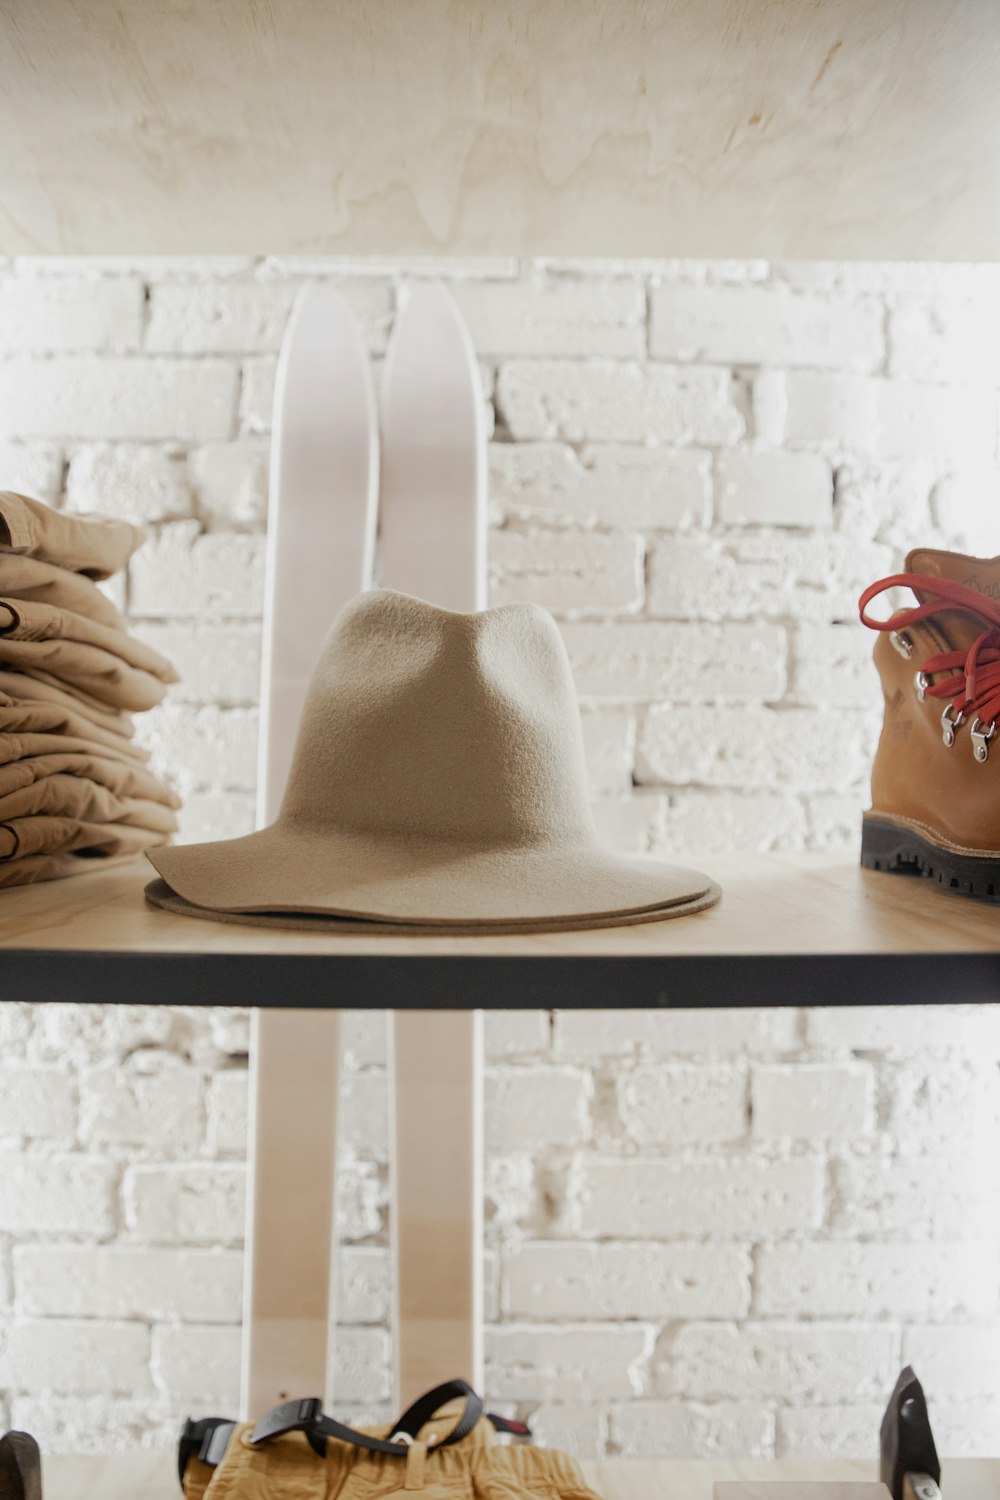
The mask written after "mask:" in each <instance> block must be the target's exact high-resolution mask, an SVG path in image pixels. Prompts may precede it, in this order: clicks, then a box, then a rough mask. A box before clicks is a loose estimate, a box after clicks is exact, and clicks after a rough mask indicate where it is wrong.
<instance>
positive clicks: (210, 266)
mask: <svg viewBox="0 0 1000 1500" xmlns="http://www.w3.org/2000/svg"><path fill="white" fill-rule="evenodd" d="M15 264H16V266H17V267H18V269H19V270H25V271H29V272H31V273H32V274H33V275H43V276H76V277H87V278H89V279H90V280H91V281H95V280H97V279H98V278H100V277H103V276H126V275H136V276H141V277H142V279H143V281H149V282H156V281H163V280H164V279H166V280H175V279H177V278H179V277H189V278H193V279H195V280H201V279H202V278H203V277H205V276H236V275H240V274H241V273H242V272H245V271H249V270H251V269H252V267H253V264H254V260H253V256H250V255H26V256H19V257H18V258H17V260H16V262H15Z"/></svg>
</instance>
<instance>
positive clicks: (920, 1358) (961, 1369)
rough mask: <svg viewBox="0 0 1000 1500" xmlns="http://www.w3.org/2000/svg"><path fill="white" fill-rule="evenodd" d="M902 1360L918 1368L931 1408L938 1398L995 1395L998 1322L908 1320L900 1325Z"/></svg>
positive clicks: (999, 1361)
mask: <svg viewBox="0 0 1000 1500" xmlns="http://www.w3.org/2000/svg"><path fill="white" fill-rule="evenodd" d="M956 1274H960V1270H959V1268H956ZM903 1360H904V1361H905V1363H906V1364H908V1365H912V1366H913V1367H914V1369H915V1370H917V1371H919V1374H920V1379H921V1383H922V1384H923V1387H924V1390H925V1392H926V1395H927V1399H928V1401H929V1402H931V1403H932V1409H933V1410H934V1411H935V1412H936V1410H937V1404H938V1402H959V1401H962V1400H965V1399H966V1398H968V1397H975V1396H995V1395H996V1393H997V1391H998V1390H1000V1326H998V1325H997V1324H996V1323H988V1324H983V1323H982V1322H981V1321H980V1322H979V1323H978V1324H976V1325H972V1326H970V1325H968V1324H966V1325H950V1324H941V1323H939V1324H936V1325H935V1324H933V1323H924V1324H914V1323H910V1325H909V1326H908V1327H906V1328H904V1329H903Z"/></svg>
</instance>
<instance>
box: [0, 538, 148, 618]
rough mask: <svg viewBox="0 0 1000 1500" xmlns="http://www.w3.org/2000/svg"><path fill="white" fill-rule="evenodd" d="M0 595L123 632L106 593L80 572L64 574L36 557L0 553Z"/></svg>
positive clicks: (115, 608) (119, 616)
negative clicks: (50, 607) (66, 611)
mask: <svg viewBox="0 0 1000 1500" xmlns="http://www.w3.org/2000/svg"><path fill="white" fill-rule="evenodd" d="M0 594H3V596H4V597H5V598H8V597H9V598H11V599H32V600H34V601H35V602H36V603H38V604H51V605H53V606H54V607H55V608H56V609H71V610H73V611H74V613H75V614H78V615H86V616H87V618H88V619H89V620H97V621H98V623H99V624H101V625H107V626H108V627H109V628H110V629H111V630H123V629H124V623H123V621H122V617H121V615H120V614H119V612H118V609H117V607H116V606H115V605H114V604H113V603H112V602H111V600H110V599H109V598H108V596H107V594H105V593H104V592H103V591H102V590H101V589H99V588H98V587H97V584H96V583H94V582H93V581H92V580H91V579H89V578H86V577H85V576H84V575H83V574H82V573H68V572H67V571H66V569H65V568H57V567H55V566H54V564H52V563H46V562H42V561H41V560H40V559H39V558H37V557H22V556H21V555H20V554H19V553H14V552H0Z"/></svg>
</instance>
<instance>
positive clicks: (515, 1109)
mask: <svg viewBox="0 0 1000 1500" xmlns="http://www.w3.org/2000/svg"><path fill="white" fill-rule="evenodd" d="M485 1099H486V1103H485V1109H486V1142H487V1146H488V1147H491V1148H492V1149H497V1148H499V1147H500V1146H502V1147H503V1149H504V1150H505V1151H518V1150H532V1151H541V1150H544V1149H545V1148H546V1147H548V1146H573V1145H576V1144H578V1143H579V1142H582V1141H584V1140H586V1138H587V1133H588V1130H589V1125H590V1119H589V1112H588V1090H587V1078H586V1075H585V1074H584V1073H582V1072H580V1071H579V1070H578V1069H576V1068H568V1067H552V1066H549V1067H533V1068H530V1069H526V1068H503V1067H500V1068H493V1069H490V1070H489V1071H488V1072H487V1075H486V1091H485Z"/></svg>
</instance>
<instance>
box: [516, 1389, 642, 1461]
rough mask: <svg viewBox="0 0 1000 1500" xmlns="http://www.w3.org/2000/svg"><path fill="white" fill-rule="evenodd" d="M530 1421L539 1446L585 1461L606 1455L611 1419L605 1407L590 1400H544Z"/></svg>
mask: <svg viewBox="0 0 1000 1500" xmlns="http://www.w3.org/2000/svg"><path fill="white" fill-rule="evenodd" d="M626 1409H627V1408H626ZM530 1420H531V1435H532V1439H533V1441H534V1442H535V1443H536V1444H541V1445H542V1446H543V1447H546V1448H560V1449H561V1450H562V1451H563V1452H564V1453H572V1455H573V1457H574V1458H577V1459H581V1460H586V1459H589V1458H602V1457H603V1456H604V1453H605V1450H606V1447H607V1426H608V1419H607V1413H606V1410H605V1408H604V1407H602V1406H595V1405H593V1404H592V1403H590V1402H587V1401H573V1402H569V1401H543V1402H542V1403H541V1404H540V1405H539V1406H536V1407H533V1408H532V1412H531V1419H530Z"/></svg>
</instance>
